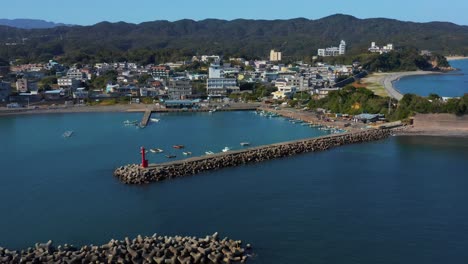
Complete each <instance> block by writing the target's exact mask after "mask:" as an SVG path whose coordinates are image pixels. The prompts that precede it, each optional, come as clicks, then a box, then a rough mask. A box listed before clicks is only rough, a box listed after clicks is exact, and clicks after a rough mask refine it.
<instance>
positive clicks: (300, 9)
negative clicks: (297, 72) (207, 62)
mask: <svg viewBox="0 0 468 264" xmlns="http://www.w3.org/2000/svg"><path fill="white" fill-rule="evenodd" d="M467 10H468V1H467V0H445V1H440V0H391V1H388V0H381V1H379V0H372V1H371V0H358V1H356V0H334V1H323V0H321V1H317V0H230V1H228V0H169V1H168V0H133V1H129V0H78V1H71V0H70V1H69V0H66V1H57V0H21V1H18V0H5V1H3V0H2V4H1V11H2V12H1V13H0V18H8V19H14V18H31V19H43V20H47V21H52V22H60V23H66V24H77V25H93V24H96V23H98V22H102V21H109V22H118V21H125V22H129V23H141V22H145V21H154V20H169V21H175V20H180V19H193V20H203V19H206V18H217V19H227V20H232V19H237V18H245V19H289V18H297V17H304V18H308V19H318V18H322V17H325V16H329V15H333V14H337V13H340V14H348V15H352V16H355V17H358V18H375V17H385V18H394V19H398V20H404V21H414V22H429V21H448V22H453V23H456V24H460V25H468V15H467Z"/></svg>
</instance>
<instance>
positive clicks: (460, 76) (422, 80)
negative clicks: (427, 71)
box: [395, 60, 468, 97]
mask: <svg viewBox="0 0 468 264" xmlns="http://www.w3.org/2000/svg"><path fill="white" fill-rule="evenodd" d="M450 64H451V65H452V67H455V68H457V69H459V70H458V71H455V72H451V73H447V74H441V75H420V76H408V77H404V78H402V79H401V80H400V81H398V82H396V83H395V86H396V88H397V89H398V90H399V91H400V92H401V93H403V94H405V93H414V94H418V95H421V96H427V95H429V94H431V93H435V94H438V95H440V96H443V97H458V96H463V95H464V94H465V93H468V75H467V74H468V60H456V61H451V62H450Z"/></svg>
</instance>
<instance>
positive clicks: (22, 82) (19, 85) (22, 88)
mask: <svg viewBox="0 0 468 264" xmlns="http://www.w3.org/2000/svg"><path fill="white" fill-rule="evenodd" d="M16 90H17V91H18V92H19V93H25V92H27V91H28V79H25V78H21V79H18V80H16Z"/></svg>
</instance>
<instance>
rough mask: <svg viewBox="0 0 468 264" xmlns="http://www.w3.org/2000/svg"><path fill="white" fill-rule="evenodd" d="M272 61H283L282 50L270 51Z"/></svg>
mask: <svg viewBox="0 0 468 264" xmlns="http://www.w3.org/2000/svg"><path fill="white" fill-rule="evenodd" d="M270 61H281V52H279V51H275V50H271V51H270Z"/></svg>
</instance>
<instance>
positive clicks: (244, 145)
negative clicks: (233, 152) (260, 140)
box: [240, 142, 250, 147]
mask: <svg viewBox="0 0 468 264" xmlns="http://www.w3.org/2000/svg"><path fill="white" fill-rule="evenodd" d="M240 145H241V146H243V147H247V146H250V142H241V143H240Z"/></svg>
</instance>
